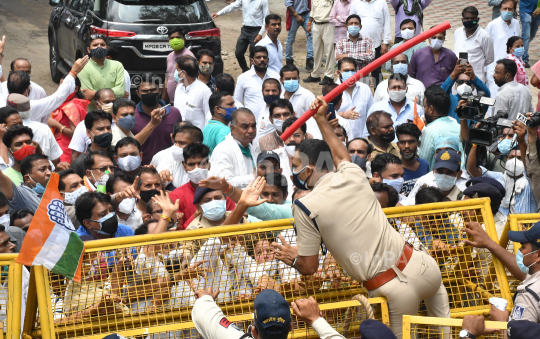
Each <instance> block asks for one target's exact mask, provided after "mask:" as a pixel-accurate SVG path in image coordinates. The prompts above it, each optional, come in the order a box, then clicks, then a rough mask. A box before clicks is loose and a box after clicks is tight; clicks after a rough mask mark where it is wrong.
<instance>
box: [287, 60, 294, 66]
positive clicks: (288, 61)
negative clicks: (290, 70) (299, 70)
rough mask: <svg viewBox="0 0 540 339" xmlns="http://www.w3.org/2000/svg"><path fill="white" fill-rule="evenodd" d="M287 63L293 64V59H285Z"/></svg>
mask: <svg viewBox="0 0 540 339" xmlns="http://www.w3.org/2000/svg"><path fill="white" fill-rule="evenodd" d="M286 61H287V65H293V66H294V59H286Z"/></svg>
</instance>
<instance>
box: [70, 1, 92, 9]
mask: <svg viewBox="0 0 540 339" xmlns="http://www.w3.org/2000/svg"><path fill="white" fill-rule="evenodd" d="M88 4H89V1H88V0H71V1H70V3H69V5H68V7H69V8H70V9H72V10H74V11H77V12H84V11H86V9H87V7H88Z"/></svg>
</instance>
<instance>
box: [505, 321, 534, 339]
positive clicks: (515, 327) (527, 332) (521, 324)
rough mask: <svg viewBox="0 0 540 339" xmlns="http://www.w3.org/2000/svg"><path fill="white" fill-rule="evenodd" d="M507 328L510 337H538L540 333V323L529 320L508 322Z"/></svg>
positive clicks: (530, 338)
mask: <svg viewBox="0 0 540 339" xmlns="http://www.w3.org/2000/svg"><path fill="white" fill-rule="evenodd" d="M507 329H508V330H507V331H506V334H507V335H508V339H533V338H535V339H536V338H538V333H540V324H538V323H535V322H532V321H528V320H512V321H509V322H508V327H507Z"/></svg>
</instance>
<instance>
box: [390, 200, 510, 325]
mask: <svg viewBox="0 0 540 339" xmlns="http://www.w3.org/2000/svg"><path fill="white" fill-rule="evenodd" d="M385 213H386V216H387V217H388V220H389V221H390V223H391V225H392V226H393V227H394V228H395V229H396V230H398V232H400V233H401V234H402V235H403V236H404V237H405V240H406V241H408V242H409V243H410V244H412V245H413V246H414V247H416V248H425V249H426V250H427V251H428V252H429V253H430V254H431V256H432V257H434V258H435V260H436V261H437V262H438V263H439V268H440V270H441V274H442V279H443V283H444V286H445V287H446V290H447V292H448V297H449V301H450V311H451V315H452V317H453V318H463V317H464V316H465V315H467V314H481V315H488V314H489V309H490V307H491V306H490V303H489V298H490V297H501V298H505V299H506V300H508V302H509V307H512V305H511V304H512V298H511V294H510V290H509V287H508V280H507V278H506V274H505V268H504V266H503V265H502V264H501V263H500V261H499V260H497V258H495V257H493V256H492V255H491V253H490V252H489V251H487V250H485V249H476V248H473V247H471V246H468V245H465V244H464V243H463V240H464V239H466V238H467V235H466V233H463V232H461V230H462V229H463V228H464V227H465V223H466V222H479V223H481V224H482V225H483V226H484V228H485V230H486V232H487V233H488V235H489V236H490V237H491V238H492V239H496V240H497V232H496V229H495V224H494V221H493V215H492V213H491V207H490V202H489V199H488V198H482V199H469V200H460V201H452V202H444V203H434V204H425V205H416V206H401V207H394V208H387V209H385ZM424 310H425V308H424V307H423V306H422V305H421V313H422V314H425V312H424Z"/></svg>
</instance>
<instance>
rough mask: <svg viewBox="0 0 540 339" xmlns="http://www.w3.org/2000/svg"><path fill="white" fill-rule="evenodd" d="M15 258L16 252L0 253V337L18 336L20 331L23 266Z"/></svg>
mask: <svg viewBox="0 0 540 339" xmlns="http://www.w3.org/2000/svg"><path fill="white" fill-rule="evenodd" d="M16 258H17V255H16V254H0V272H1V273H0V338H19V337H20V333H21V307H22V303H21V299H22V295H23V291H22V289H23V270H25V268H24V267H22V266H21V265H19V264H16V263H15V259H16ZM25 276H26V278H27V277H28V276H27V275H25ZM26 285H27V284H26Z"/></svg>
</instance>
